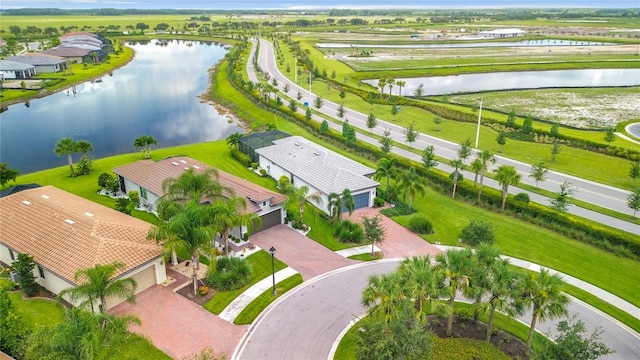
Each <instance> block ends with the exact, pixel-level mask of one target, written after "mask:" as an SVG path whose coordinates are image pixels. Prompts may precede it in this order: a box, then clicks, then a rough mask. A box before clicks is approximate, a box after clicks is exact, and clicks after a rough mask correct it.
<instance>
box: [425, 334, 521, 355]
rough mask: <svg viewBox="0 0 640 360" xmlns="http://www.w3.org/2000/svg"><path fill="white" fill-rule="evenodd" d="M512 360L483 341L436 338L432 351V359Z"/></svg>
mask: <svg viewBox="0 0 640 360" xmlns="http://www.w3.org/2000/svg"><path fill="white" fill-rule="evenodd" d="M452 357H453V358H455V359H457V360H476V359H485V360H510V359H511V358H510V357H509V356H507V355H506V354H505V353H503V352H502V351H500V350H498V348H496V347H495V346H493V345H491V344H489V343H487V342H485V341H481V340H474V339H461V338H447V339H441V338H438V337H436V338H434V339H433V348H432V350H431V359H433V360H448V359H451V358H452Z"/></svg>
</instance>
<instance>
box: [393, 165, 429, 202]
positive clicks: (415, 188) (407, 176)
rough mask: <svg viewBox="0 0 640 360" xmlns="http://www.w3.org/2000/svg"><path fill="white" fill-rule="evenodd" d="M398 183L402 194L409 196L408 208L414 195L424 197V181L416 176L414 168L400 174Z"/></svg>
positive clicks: (418, 175)
mask: <svg viewBox="0 0 640 360" xmlns="http://www.w3.org/2000/svg"><path fill="white" fill-rule="evenodd" d="M398 181H399V182H400V189H401V190H402V191H403V193H404V194H405V195H407V194H408V195H409V204H408V205H409V208H411V204H412V203H413V197H414V195H415V194H416V193H419V194H421V195H424V187H425V180H424V178H423V177H422V176H420V174H418V172H417V171H416V168H415V167H413V166H412V167H410V168H409V169H407V170H406V171H404V172H402V173H401V174H400V176H399V177H398Z"/></svg>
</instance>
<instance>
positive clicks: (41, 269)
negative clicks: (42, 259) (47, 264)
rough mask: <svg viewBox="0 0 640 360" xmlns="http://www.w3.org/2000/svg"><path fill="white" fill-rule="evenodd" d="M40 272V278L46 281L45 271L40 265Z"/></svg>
mask: <svg viewBox="0 0 640 360" xmlns="http://www.w3.org/2000/svg"><path fill="white" fill-rule="evenodd" d="M38 272H39V273H40V277H41V278H43V279H44V269H43V268H42V266H40V265H38Z"/></svg>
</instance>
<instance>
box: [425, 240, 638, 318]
mask: <svg viewBox="0 0 640 360" xmlns="http://www.w3.org/2000/svg"><path fill="white" fill-rule="evenodd" d="M436 246H437V247H438V248H439V249H440V250H442V251H447V250H449V249H462V248H461V247H456V246H446V245H436ZM502 258H503V259H509V262H510V263H511V265H515V266H518V267H521V268H524V269H527V270H531V271H535V272H540V269H541V268H542V267H541V266H540V265H538V264H534V263H532V262H530V261H526V260H522V259H518V258H514V257H511V256H506V255H502ZM545 268H546V269H549V273H551V274H558V275H560V276H561V277H562V280H564V282H566V283H567V284H569V285H573V286H575V287H577V288H579V289H581V290H584V291H586V292H588V293H590V294H592V295H593V296H595V297H597V298H599V299H601V300H603V301H605V302H607V303H609V304H611V305H613V306H615V307H617V308H618V309H620V310H622V311H624V312H626V313H628V314H629V315H631V316H633V317H635V318H636V319H640V308H638V307H637V306H635V305H633V304H631V303H630V302H628V301H626V300H624V299H621V298H619V297H618V296H616V295H614V294H612V293H610V292H608V291H606V290H603V289H601V288H599V287H597V286H594V285H592V284H589V283H588V282H586V281H582V280H580V279H578V278H574V277H573V276H570V275H567V274H565V273H561V272H559V271H556V270H553V269H550V268H547V267H545Z"/></svg>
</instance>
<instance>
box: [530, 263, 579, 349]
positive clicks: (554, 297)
mask: <svg viewBox="0 0 640 360" xmlns="http://www.w3.org/2000/svg"><path fill="white" fill-rule="evenodd" d="M563 285H564V282H563V281H562V278H561V277H560V275H558V274H553V275H551V274H550V273H549V270H548V269H542V270H540V273H539V274H537V273H531V272H530V273H528V275H527V277H526V278H525V280H524V290H523V293H522V297H523V300H524V302H525V304H526V305H528V306H531V307H532V313H533V315H532V317H531V325H530V327H529V337H528V339H527V345H528V346H529V348H530V349H531V344H532V342H533V334H534V332H535V329H536V323H537V321H538V319H540V320H546V319H555V318H558V317H560V316H563V315H565V314H566V313H567V306H568V304H569V298H568V297H567V295H565V294H564V293H562V286H563Z"/></svg>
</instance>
